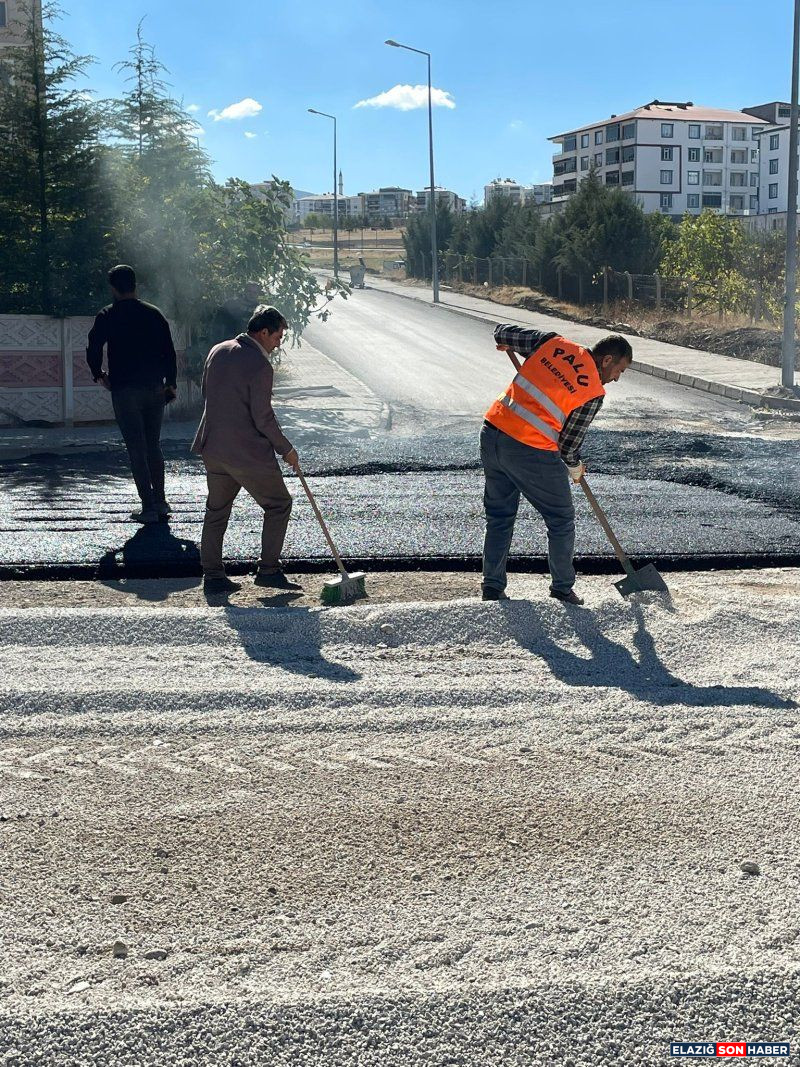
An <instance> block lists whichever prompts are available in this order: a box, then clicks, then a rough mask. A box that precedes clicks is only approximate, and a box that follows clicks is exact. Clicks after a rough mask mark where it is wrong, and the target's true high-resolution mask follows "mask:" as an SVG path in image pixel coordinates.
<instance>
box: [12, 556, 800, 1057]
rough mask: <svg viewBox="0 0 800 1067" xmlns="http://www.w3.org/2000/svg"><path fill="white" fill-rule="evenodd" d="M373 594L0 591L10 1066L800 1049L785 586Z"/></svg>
mask: <svg viewBox="0 0 800 1067" xmlns="http://www.w3.org/2000/svg"><path fill="white" fill-rule="evenodd" d="M386 577H387V581H390V580H391V581H396V580H401V581H403V582H404V583H405V586H404V588H403V589H402V590H401V592H402V593H403V594H404V595H403V596H401V597H400V599H399V600H398V601H396V602H394V603H371V602H367V603H361V604H358V605H356V606H352V607H349V608H345V609H335V610H317V609H309V608H307V607H303V606H300V607H295V608H284V607H278V608H276V609H274V610H269V611H265V610H263V608H261V607H258V608H256V607H250V606H240V607H237V606H234V605H233V604H232V603H228V604H225V605H221V606H219V607H213V606H212V607H209V606H205V605H204V606H198V605H197V604H196V603H195V602H190V600H189V597H190V596H192V595H196V594H194V593H193V592H192V590H191V588H190V587H186V586H183V587H181V588H177V589H174V590H172V589H170V588H167V587H166V583H152V586H161V587H163V588H162V589H161V590H160V592H159V591H157V590H154V589H153V588H150V590H149V592H147V591H146V590H144V586H145V583H139V584H140V587H142V591H141V592H139V593H136V597H137V598H141V602H140V601H139V600H138V599H137V600H133V598H132V597H129V596H128V594H127V593H124V592H123V591H122V590H121V589H120V588H119V587H116V586H95V587H91V586H88V585H87V586H86V587H84V588H82V589H80V590H79V591H78V593H77V594H76V595H77V596H79V597H81V598H82V599H81V600H80V601H79V602H80V603H83V604H84V605H86V606H80V607H79V606H72V605H73V604H74V603H76V601H75V600H73V599H71V598H70V597H69V596H67V595H64V596H63V598H61V596H60V594H59V597H58V599H57V600H55V603H56V604H57V605H58V606H50V607H42V606H39V603H40V602H39V601H38V600H37V598H36V597H34V596H33V595H32V593H31V587H30V586H25V585H22V586H12V585H8V586H5V587H4V590H3V591H4V594H5V599H4V604H5V606H4V607H3V608H2V609H0V678H2V692H1V693H0V700H2V707H3V715H2V718H0V854H2V857H3V858H2V867H0V958H2V959H3V967H2V971H0V1063H2V1064H4V1065H6V1064H19V1065H28V1064H46V1065H50V1064H62V1063H63V1064H70V1065H71V1064H91V1065H98V1067H99V1065H106V1064H114V1065H116V1064H131V1065H133V1064H136V1065H141V1064H146V1065H154V1067H155V1065H158V1067H161V1065H172V1064H176V1065H177V1064H207V1063H213V1064H215V1065H216V1064H224V1065H228V1064H230V1065H234V1064H237V1065H238V1064H256V1063H258V1064H261V1063H269V1064H272V1063H275V1064H292V1065H294V1064H315V1065H317V1064H318V1065H325V1067H328V1065H334V1067H336V1065H339V1064H341V1065H348V1067H349V1065H357V1064H358V1065H361V1064H369V1065H375V1067H378V1065H380V1067H383V1065H395V1064H397V1065H398V1067H399V1065H403V1067H405V1065H413V1064H417V1063H419V1064H425V1065H428V1064H436V1065H438V1064H471V1065H472V1064H474V1065H475V1067H478V1065H485V1064H492V1065H494V1064H497V1065H498V1067H499V1065H500V1064H562V1063H563V1064H569V1063H570V1062H572V1063H573V1064H574V1065H578V1064H580V1065H584V1064H585V1065H587V1067H588V1065H590V1064H591V1065H597V1064H620V1063H622V1064H656V1063H664V1062H666V1060H667V1059H668V1051H669V1042H670V1041H671V1040H690V1039H694V1040H699V1039H704V1040H723V1039H727V1038H737V1039H746V1040H755V1039H760V1038H764V1039H767V1038H769V1039H775V1040H784V1041H791V1040H794V1039H795V1037H796V1033H795V1029H796V1023H795V1018H796V988H797V978H798V974H800V922H798V916H797V900H798V892H799V891H800V863H799V862H798V859H797V852H796V827H797V814H798V812H797V793H796V781H797V773H798V770H799V769H800V768H799V767H798V750H799V749H800V728H798V725H797V704H796V701H797V700H798V699H799V698H800V684H798V678H799V677H800V653H799V652H798V648H797V643H796V641H794V639H793V637H791V636H790V638H789V639H787V635H793V634H795V633H796V632H797V626H798V623H799V622H800V571H769V572H749V573H738V574H737V573H734V574H726V575H724V576H722V575H715V574H704V575H674V576H670V586H671V589H672V599H671V600H668V601H663V600H661V599H660V598H657V597H656V596H654V595H652V594H651V595H649V596H647V597H645V598H644V599H643V600H642V601H641V602H639V603H636V602H626V601H622V600H621V599H620V598H619V596H618V595H617V593H616V591H615V590H614V589H613V587H611V586H610V585H609V582H608V580H607V579H601V578H596V579H591V580H587V581H586V582H585V583H584V585H585V588H586V589H587V591H588V597H587V603H588V610H587V609H584V610H581V609H575V608H565V607H564V606H562V605H560V604H556V603H554V602H553V601H551V600H549V599H547V598H546V584H545V581H544V580H543V579H541V578H528V577H516V578H515V579H514V581H513V585H512V592H513V593H515V594H517V596H519V597H522V599H517V600H514V601H512V602H511V603H507V604H481V603H480V602H479V601H477V600H475V599H460V600H456V601H452V602H439V603H434V602H432V601H431V600H429V599H425V591H426V589H427V588H429V587H435V588H436V589H439V590H443V588H444V583H446V582H447V581H448V580H449V578H450V576H442V575H439V576H435V579H432V576H429V575H416V576H394V577H393V576H386ZM42 587H44V586H42ZM49 588H50V589H51V590H53V589H56V588H57V587H54V586H50V587H49ZM63 588H64V589H65V591H66V588H67V587H63ZM92 588H94V589H95V590H96V591H97V599H96V600H95V601H92V598H91V595H90V592H91V589H92ZM462 588H463V587H462V586H459V589H462ZM248 595H249V594H248ZM106 598H107V599H106ZM159 598H161V599H159ZM53 603H54V602H53V601H51V604H53ZM103 605H106V606H103ZM778 618H780V620H781V622H780V624H778V623H777V622H776V619H778ZM756 870H757V871H758V873H755V871H756ZM748 872H752V873H748ZM794 1051H795V1053H796V1049H795V1050H794ZM783 1062H785V1061H783ZM794 1062H797V1060H796V1058H795V1061H794Z"/></svg>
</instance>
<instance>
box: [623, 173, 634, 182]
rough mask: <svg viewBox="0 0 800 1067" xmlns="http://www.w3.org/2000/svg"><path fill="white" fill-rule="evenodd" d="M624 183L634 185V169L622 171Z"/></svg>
mask: <svg viewBox="0 0 800 1067" xmlns="http://www.w3.org/2000/svg"><path fill="white" fill-rule="evenodd" d="M622 184H623V185H633V171H632V170H624V171H623V172H622Z"/></svg>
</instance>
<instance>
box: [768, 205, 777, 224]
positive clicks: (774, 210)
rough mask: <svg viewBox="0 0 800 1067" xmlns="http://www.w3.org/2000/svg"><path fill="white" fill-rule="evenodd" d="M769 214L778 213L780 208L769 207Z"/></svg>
mask: <svg viewBox="0 0 800 1067" xmlns="http://www.w3.org/2000/svg"><path fill="white" fill-rule="evenodd" d="M767 214H768V215H777V214H778V209H777V208H776V207H768V208H767ZM774 228H775V227H774V226H773V229H774Z"/></svg>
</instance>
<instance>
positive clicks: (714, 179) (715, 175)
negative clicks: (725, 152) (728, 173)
mask: <svg viewBox="0 0 800 1067" xmlns="http://www.w3.org/2000/svg"><path fill="white" fill-rule="evenodd" d="M703 185H722V171H721V170H704V171H703Z"/></svg>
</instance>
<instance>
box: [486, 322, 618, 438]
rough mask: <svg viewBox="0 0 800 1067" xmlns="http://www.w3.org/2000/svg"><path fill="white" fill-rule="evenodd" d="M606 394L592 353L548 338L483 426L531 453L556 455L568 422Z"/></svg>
mask: <svg viewBox="0 0 800 1067" xmlns="http://www.w3.org/2000/svg"><path fill="white" fill-rule="evenodd" d="M605 393H606V391H605V389H604V388H603V383H602V382H601V381H600V374H599V373H598V370H597V365H596V363H595V361H594V359H593V357H592V354H591V352H589V351H587V349H585V348H581V346H580V345H576V344H573V342H572V341H567V340H565V339H564V338H563V337H552V338H551V339H550V340H549V341H545V343H544V344H543V345H542V346H541V347H540V348H537V349H536V351H535V352H533V353H532V354H531V355H530V356H528V358H527V359H526V360H525V362H524V363H523V365H522V367H521V368H520V371H519V373H518V374H517V376H516V378H514V380H513V381H512V382H511V384H510V385H509V387H508V389H506V391H505V392H504V393H503V394H502V396H499V397H498V398H497V400H495V402H494V403H493V404H492V406H491V407H490V408H489V410H488V411H487V412H486V421H487V422H490V423H491V424H492V426H496V427H497V429H498V430H502V431H503V433H507V434H508V436H509V437H513V438H514V439H515V440H517V441H521V442H522V443H523V444H525V445H530V446H531V448H543V449H546V450H547V451H549V452H557V451H558V438H559V435H560V433H561V429H562V427H563V425H564V423H565V421H566V419H567V416H568V415H570V414H572V412H573V411H575V409H576V408H579V407H580V406H581V405H582V404H585V403H586V401H587V400H595V399H596V398H597V397H599V396H605Z"/></svg>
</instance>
